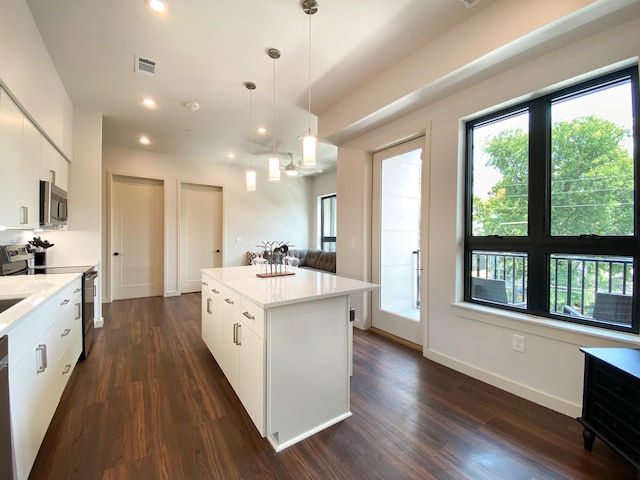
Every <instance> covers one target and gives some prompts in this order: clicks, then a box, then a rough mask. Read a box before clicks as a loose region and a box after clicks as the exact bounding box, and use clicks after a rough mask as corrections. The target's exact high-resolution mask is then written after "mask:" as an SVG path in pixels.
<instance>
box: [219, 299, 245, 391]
mask: <svg viewBox="0 0 640 480" xmlns="http://www.w3.org/2000/svg"><path fill="white" fill-rule="evenodd" d="M222 296H223V300H222V338H223V340H222V343H223V345H222V363H221V364H220V367H222V371H223V372H224V374H225V376H226V377H227V380H229V383H230V384H231V386H232V387H233V389H234V390H235V391H236V393H239V386H240V383H239V382H240V350H239V348H238V341H237V338H238V326H239V325H240V318H239V315H240V297H239V296H238V295H237V294H236V293H235V292H231V291H230V290H228V289H225V290H223V295H222ZM218 363H220V361H218Z"/></svg>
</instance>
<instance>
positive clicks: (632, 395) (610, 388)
mask: <svg viewBox="0 0 640 480" xmlns="http://www.w3.org/2000/svg"><path fill="white" fill-rule="evenodd" d="M589 369H590V371H591V372H592V374H591V375H590V376H589V385H588V388H590V389H593V390H594V391H596V392H598V393H600V394H601V395H605V396H607V397H609V398H610V401H611V402H615V403H617V404H619V405H620V406H621V407H623V408H631V409H633V410H635V412H636V414H635V415H636V416H637V415H640V390H639V389H638V388H639V387H638V385H637V383H638V382H637V381H634V378H633V377H632V376H631V375H629V374H628V373H626V372H623V371H621V370H618V369H617V368H614V367H612V366H610V365H608V364H606V363H604V362H600V361H597V360H595V359H593V358H591V359H590V365H589ZM614 399H615V400H614ZM620 402H623V403H620ZM625 403H626V404H627V405H626V406H625V405H624V404H625Z"/></svg>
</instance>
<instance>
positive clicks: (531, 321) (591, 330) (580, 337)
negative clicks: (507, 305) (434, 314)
mask: <svg viewBox="0 0 640 480" xmlns="http://www.w3.org/2000/svg"><path fill="white" fill-rule="evenodd" d="M453 307H454V309H455V310H456V311H457V313H458V315H459V316H460V317H463V318H466V319H468V320H475V321H478V322H483V323H487V324H490V325H496V326H498V327H503V328H508V329H511V330H517V331H519V332H524V333H530V334H532V335H537V336H540V337H545V338H550V339H553V340H559V341H563V342H567V343H573V344H575V345H578V346H591V347H608V346H614V345H613V344H614V343H616V344H619V345H615V346H619V347H627V348H640V335H636V334H634V333H626V332H617V331H614V330H605V329H602V328H597V327H591V326H588V325H579V324H576V323H569V322H562V321H559V320H553V319H550V318H543V317H536V316H534V315H529V314H525V313H518V312H513V311H506V310H501V309H498V308H491V307H485V306H484V305H476V304H474V303H467V302H458V303H454V304H453Z"/></svg>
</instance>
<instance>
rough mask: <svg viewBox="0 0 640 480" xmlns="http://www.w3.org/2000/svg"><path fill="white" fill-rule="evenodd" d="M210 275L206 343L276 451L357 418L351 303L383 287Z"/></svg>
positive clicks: (313, 278) (331, 278)
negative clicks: (352, 390) (352, 298)
mask: <svg viewBox="0 0 640 480" xmlns="http://www.w3.org/2000/svg"><path fill="white" fill-rule="evenodd" d="M263 269H264V267H261V266H247V267H227V268H210V269H203V270H202V338H203V340H204V342H205V343H206V344H207V347H208V348H209V350H210V351H211V353H212V354H213V356H214V358H215V359H216V361H217V362H218V364H219V365H220V367H221V368H222V370H223V372H224V374H225V376H226V377H227V379H228V380H229V383H230V384H231V386H232V387H233V389H234V390H235V392H236V394H237V395H238V397H239V398H240V400H241V402H242V404H243V405H244V407H245V409H246V411H247V413H248V414H249V416H250V417H251V419H252V421H253V423H254V425H255V426H256V428H257V429H258V432H259V433H260V434H261V435H262V436H263V437H267V438H268V439H269V441H270V442H271V445H272V446H273V448H274V449H275V450H276V451H281V450H283V449H285V448H287V447H288V446H290V445H292V444H294V443H296V442H299V441H300V440H303V439H305V438H307V437H309V436H311V435H313V434H314V433H316V432H319V431H320V430H323V429H325V428H327V427H329V426H331V425H334V424H335V423H338V422H340V421H341V420H344V419H345V418H347V417H349V416H351V411H350V402H349V395H350V386H349V378H350V362H351V339H352V337H351V325H350V322H349V295H351V294H354V293H360V292H366V291H371V290H375V289H377V288H379V287H378V285H375V284H372V283H367V282H361V281H359V280H353V279H350V278H345V277H339V276H336V275H333V274H329V273H322V272H318V271H310V270H304V269H298V268H293V269H291V271H292V272H295V275H289V276H282V277H270V278H259V277H257V276H256V274H257V273H260V272H262V271H263Z"/></svg>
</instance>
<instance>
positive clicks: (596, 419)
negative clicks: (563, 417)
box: [587, 395, 640, 461]
mask: <svg viewBox="0 0 640 480" xmlns="http://www.w3.org/2000/svg"><path fill="white" fill-rule="evenodd" d="M587 411H588V412H589V413H588V417H587V419H588V421H589V423H590V424H591V425H592V426H593V427H594V428H595V429H596V431H597V432H598V434H599V435H601V436H602V437H603V438H605V439H607V441H608V442H609V443H612V444H614V445H616V447H617V448H618V449H620V450H621V451H623V452H624V453H625V454H627V455H630V456H631V457H632V458H634V460H635V461H638V460H640V450H639V449H638V445H640V420H639V419H638V418H637V417H636V416H635V415H630V414H629V412H627V411H625V410H624V406H614V405H613V404H612V402H611V399H610V398H608V399H603V398H600V397H599V396H598V395H592V397H591V398H590V399H589V400H588V401H587Z"/></svg>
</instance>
